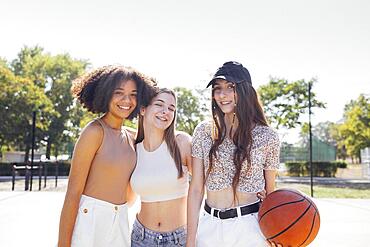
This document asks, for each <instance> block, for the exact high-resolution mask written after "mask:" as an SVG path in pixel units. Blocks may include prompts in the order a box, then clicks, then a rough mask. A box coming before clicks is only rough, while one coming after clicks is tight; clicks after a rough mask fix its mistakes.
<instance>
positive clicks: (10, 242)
mask: <svg viewBox="0 0 370 247" xmlns="http://www.w3.org/2000/svg"><path fill="white" fill-rule="evenodd" d="M64 195H65V193H64V192H4V191H0V246H4V247H18V246H29V247H31V246H35V247H36V246H37V247H52V246H56V243H57V236H58V224H59V215H60V210H61V208H62V204H63V200H64ZM314 202H315V203H316V205H317V206H318V209H319V211H320V217H321V227H320V231H319V233H318V235H317V237H316V239H315V240H314V241H313V242H312V244H311V245H310V246H313V247H314V246H322V247H330V246H343V247H344V246H351V247H357V246H358V247H360V246H361V247H363V246H370V244H369V240H368V237H369V236H370V199H314ZM138 207H139V205H138V203H136V204H135V205H134V206H133V207H132V208H131V209H130V211H129V214H130V215H129V216H130V220H131V222H132V221H133V220H134V218H135V213H136V212H137V210H138Z"/></svg>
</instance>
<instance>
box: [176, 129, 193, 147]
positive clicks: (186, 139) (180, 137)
mask: <svg viewBox="0 0 370 247" xmlns="http://www.w3.org/2000/svg"><path fill="white" fill-rule="evenodd" d="M176 141H177V144H178V145H179V146H180V148H181V147H183V148H184V147H187V146H189V145H190V146H191V136H190V135H189V134H188V133H186V132H184V131H176Z"/></svg>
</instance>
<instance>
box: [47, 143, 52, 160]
mask: <svg viewBox="0 0 370 247" xmlns="http://www.w3.org/2000/svg"><path fill="white" fill-rule="evenodd" d="M50 153H51V140H50V138H49V139H48V141H47V144H46V159H47V160H50Z"/></svg>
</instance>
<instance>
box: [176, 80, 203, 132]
mask: <svg viewBox="0 0 370 247" xmlns="http://www.w3.org/2000/svg"><path fill="white" fill-rule="evenodd" d="M174 91H175V92H176V96H177V126H176V129H178V130H182V131H185V132H187V133H188V134H190V135H192V134H193V131H194V128H195V127H196V126H197V124H198V123H199V122H201V121H202V120H204V109H206V107H205V105H203V104H201V102H200V100H199V97H197V96H195V95H194V93H193V92H192V91H191V90H190V89H187V88H184V87H175V88H174Z"/></svg>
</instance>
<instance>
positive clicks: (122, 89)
mask: <svg viewBox="0 0 370 247" xmlns="http://www.w3.org/2000/svg"><path fill="white" fill-rule="evenodd" d="M136 97H137V89H136V83H135V82H134V81H133V80H127V81H123V82H121V84H119V86H118V87H117V88H116V89H115V90H114V91H113V95H112V98H111V100H110V103H109V113H110V114H112V115H113V116H115V117H117V118H122V119H126V118H127V117H128V116H129V115H130V114H131V113H132V111H133V110H134V109H135V107H136V105H137V98H136Z"/></svg>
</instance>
